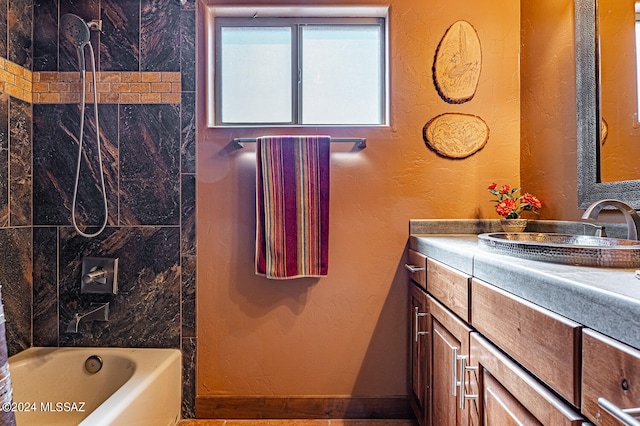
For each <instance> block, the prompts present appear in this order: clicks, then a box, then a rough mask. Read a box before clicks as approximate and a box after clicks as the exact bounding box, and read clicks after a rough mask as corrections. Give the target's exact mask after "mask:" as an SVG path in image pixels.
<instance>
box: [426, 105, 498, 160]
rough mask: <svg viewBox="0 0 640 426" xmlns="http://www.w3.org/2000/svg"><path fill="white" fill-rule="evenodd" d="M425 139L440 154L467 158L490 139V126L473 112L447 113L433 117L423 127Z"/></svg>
mask: <svg viewBox="0 0 640 426" xmlns="http://www.w3.org/2000/svg"><path fill="white" fill-rule="evenodd" d="M423 136H424V140H425V142H426V143H427V145H428V146H430V147H431V148H433V149H434V150H435V151H436V152H437V153H438V154H440V155H443V156H445V157H449V158H466V157H468V156H470V155H471V154H474V153H476V152H478V151H479V150H481V149H482V148H483V147H484V146H485V145H486V144H487V141H488V140H489V126H487V123H485V122H484V120H483V119H481V118H480V117H476V116H475V115H471V114H454V113H446V114H442V115H439V116H437V117H434V118H432V119H431V120H430V121H429V122H428V123H427V124H426V125H425V126H424V129H423Z"/></svg>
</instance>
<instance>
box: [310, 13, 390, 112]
mask: <svg viewBox="0 0 640 426" xmlns="http://www.w3.org/2000/svg"><path fill="white" fill-rule="evenodd" d="M381 31H382V28H381V27H380V26H365V25H361V26H355V25H354V26H341V27H339V26H331V25H327V26H305V27H303V28H302V98H303V99H302V121H303V123H304V124H381V122H382V75H381V73H382V71H381V70H382V66H381V64H382V62H381V61H382V58H381V57H380V55H381V45H380V43H381V39H382V37H381V36H382V34H381Z"/></svg>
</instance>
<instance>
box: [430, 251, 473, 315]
mask: <svg viewBox="0 0 640 426" xmlns="http://www.w3.org/2000/svg"><path fill="white" fill-rule="evenodd" d="M470 278H471V277H470V276H469V275H467V274H464V273H462V272H460V271H458V270H456V269H453V268H451V267H449V266H447V265H444V264H442V263H440V262H438V261H435V260H433V259H427V286H428V291H429V293H430V294H431V295H433V297H435V298H436V299H438V300H439V301H440V303H442V304H443V305H445V306H446V307H447V308H449V309H451V310H452V311H453V312H454V313H455V314H456V315H458V316H459V317H460V318H462V319H463V320H464V321H466V322H469V279H470Z"/></svg>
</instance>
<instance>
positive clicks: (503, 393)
mask: <svg viewBox="0 0 640 426" xmlns="http://www.w3.org/2000/svg"><path fill="white" fill-rule="evenodd" d="M463 380H468V381H469V391H470V393H471V395H469V397H470V398H472V399H471V400H470V401H468V404H469V406H470V407H471V411H470V414H469V415H470V424H472V425H483V426H485V425H486V426H494V425H501V426H502V425H554V426H555V425H558V426H560V425H566V426H570V425H571V426H574V425H575V426H578V425H582V424H583V422H584V418H583V417H582V416H581V415H580V414H579V413H577V412H576V411H575V409H574V408H573V407H571V406H570V405H569V404H568V403H566V402H564V401H563V400H561V399H560V398H558V397H557V396H556V395H555V394H553V393H551V392H550V391H549V390H548V389H547V388H546V387H545V386H544V385H542V384H541V383H540V382H538V380H537V379H535V378H534V377H533V376H531V375H530V374H529V373H528V372H527V371H526V370H524V369H523V368H522V367H520V366H519V365H518V364H516V363H515V362H513V361H512V360H511V359H510V358H509V357H507V356H506V355H504V354H503V353H502V352H501V351H500V350H499V349H497V348H496V347H495V346H494V345H493V344H492V343H491V342H489V341H488V340H486V339H485V338H484V337H482V336H481V335H480V334H478V333H476V332H474V333H471V339H470V365H469V367H467V371H466V379H463Z"/></svg>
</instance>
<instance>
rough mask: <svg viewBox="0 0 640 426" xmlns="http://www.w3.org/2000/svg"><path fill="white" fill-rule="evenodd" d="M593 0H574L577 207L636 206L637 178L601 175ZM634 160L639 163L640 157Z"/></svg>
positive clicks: (639, 203) (639, 206)
mask: <svg viewBox="0 0 640 426" xmlns="http://www.w3.org/2000/svg"><path fill="white" fill-rule="evenodd" d="M597 1H598V0H575V39H576V111H577V141H578V181H577V182H578V207H579V208H586V207H588V206H589V205H590V204H591V203H593V202H595V201H598V200H602V199H605V198H616V199H619V200H621V201H624V202H626V203H628V204H630V205H631V206H633V207H634V208H635V209H640V179H632V180H613V179H611V180H610V181H606V180H603V179H602V178H601V167H600V165H601V161H600V160H601V158H600V154H601V148H602V147H601V143H600V122H601V120H600V100H601V97H600V87H599V80H600V55H598V52H599V45H598V43H597V40H598V33H597V30H598V20H597V15H596V12H597V3H596V2H597ZM605 120H606V117H605ZM607 130H608V133H609V134H608V136H607V139H606V141H605V144H611V143H612V142H613V137H612V136H611V132H612V129H611V125H609V126H608V129H607ZM638 143H639V144H640V140H639V141H638ZM627 157H630V155H627ZM636 158H638V157H636V156H634V157H633V158H632V159H636ZM637 163H638V164H639V165H640V159H639V160H638V161H637ZM639 178H640V176H639Z"/></svg>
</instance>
